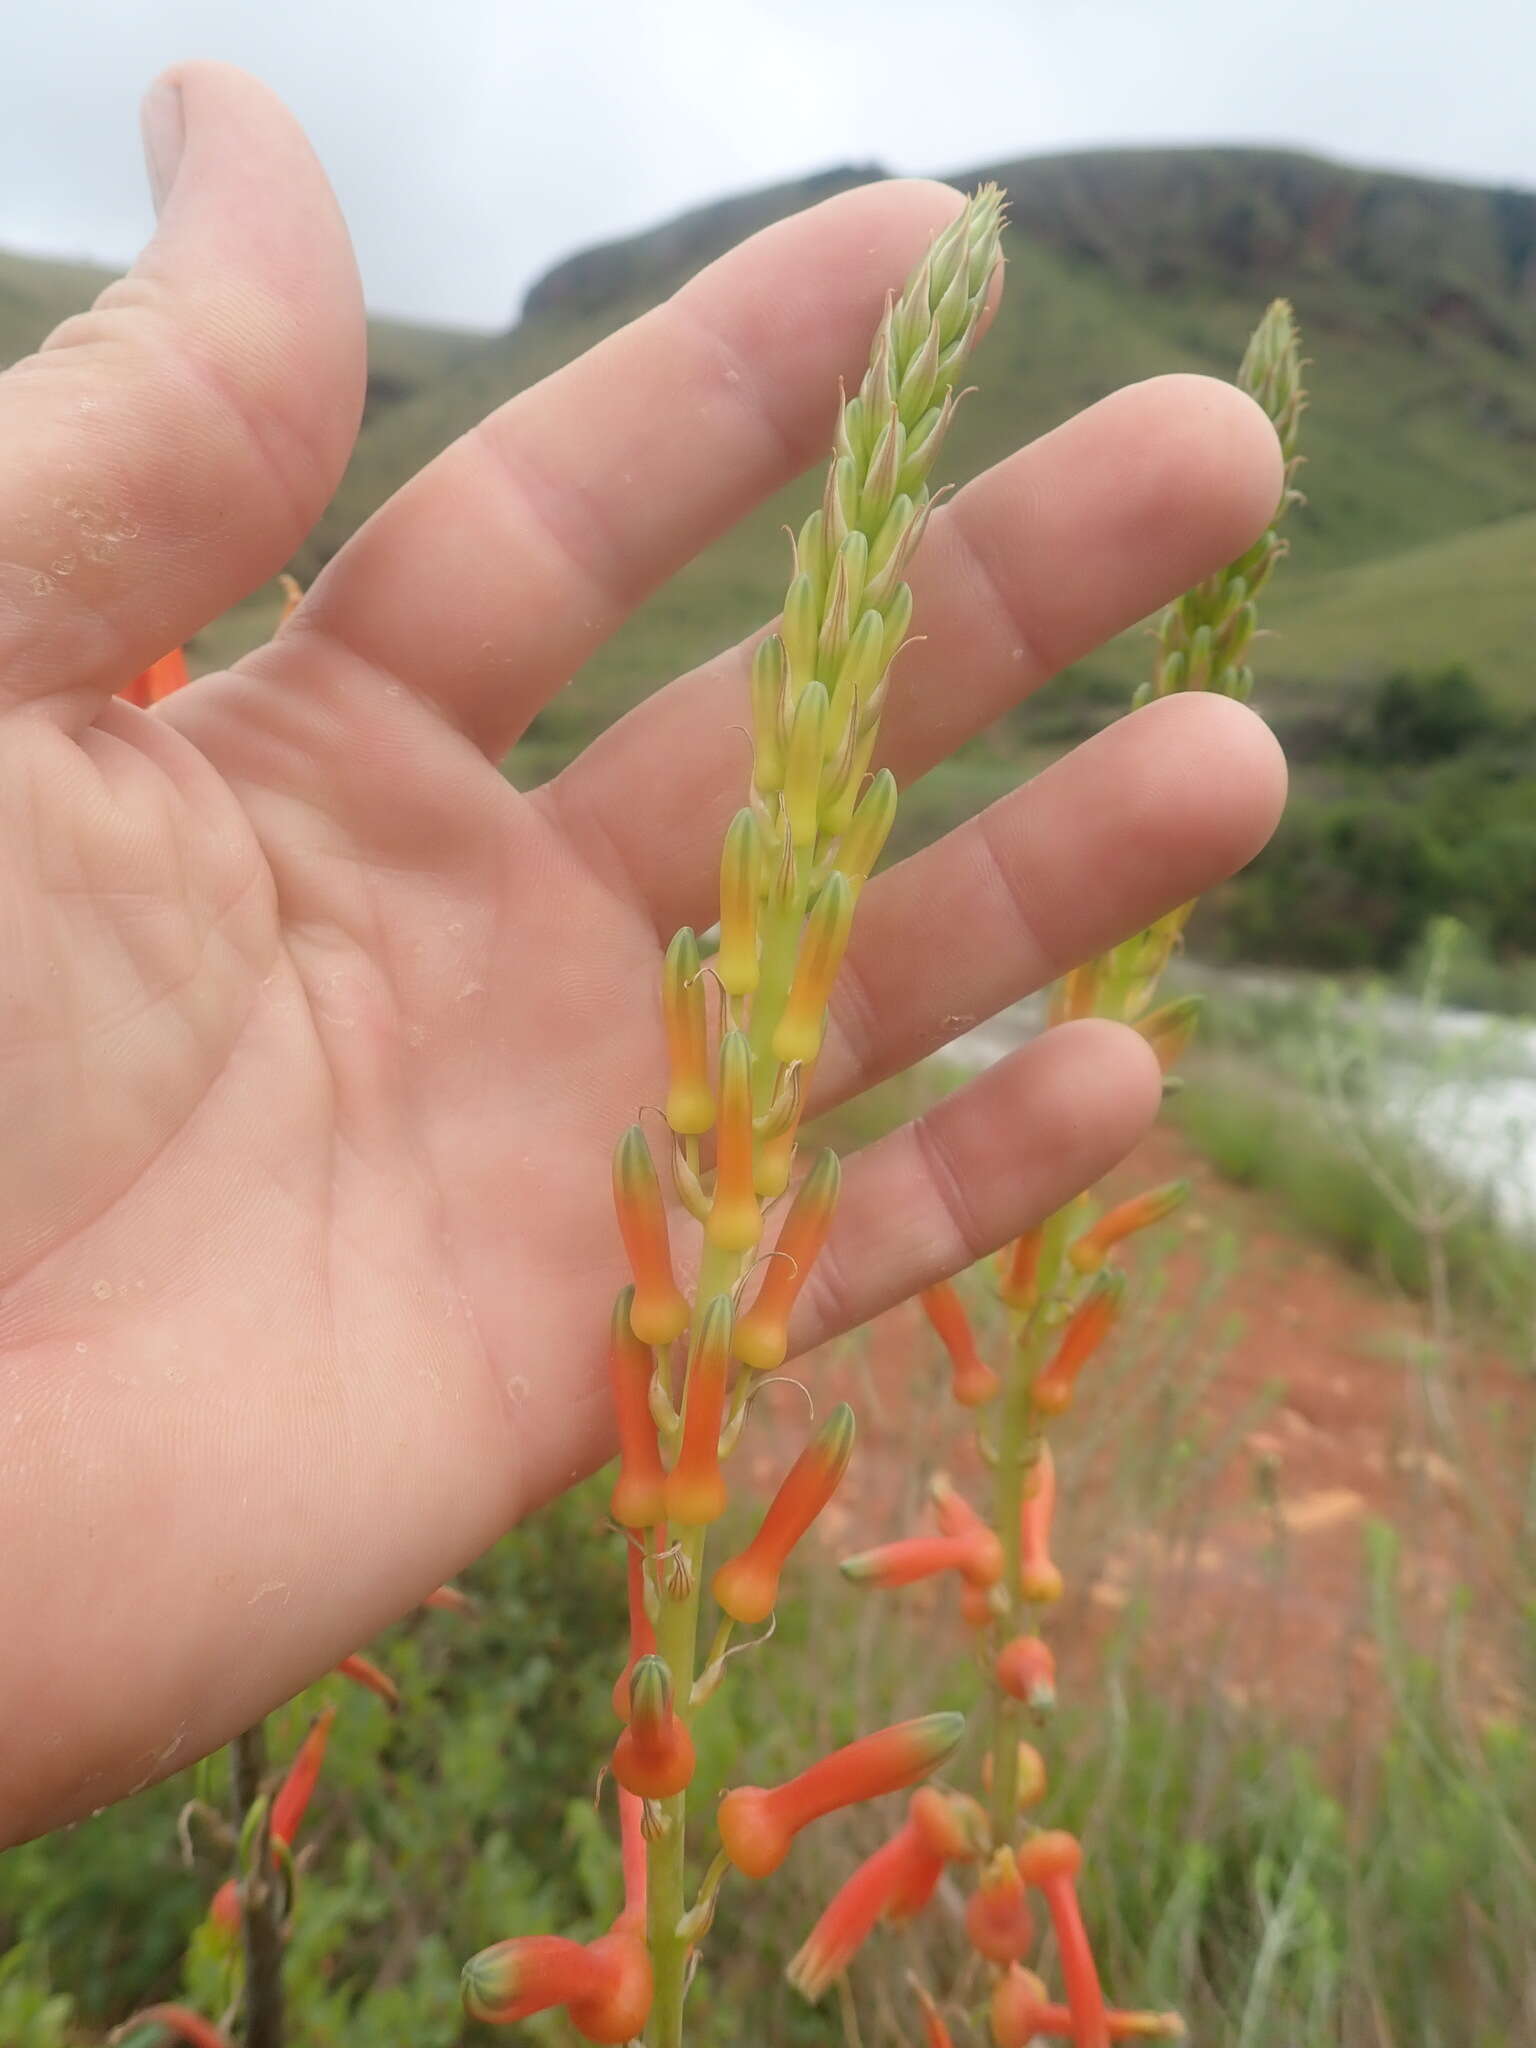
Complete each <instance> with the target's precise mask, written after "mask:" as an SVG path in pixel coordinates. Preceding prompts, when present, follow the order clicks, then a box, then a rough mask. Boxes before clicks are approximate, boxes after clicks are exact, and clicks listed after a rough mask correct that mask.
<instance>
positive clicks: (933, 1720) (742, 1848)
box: [719, 1714, 965, 1877]
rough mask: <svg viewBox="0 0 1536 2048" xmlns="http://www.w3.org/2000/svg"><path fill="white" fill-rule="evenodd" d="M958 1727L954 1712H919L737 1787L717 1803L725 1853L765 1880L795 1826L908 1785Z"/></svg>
mask: <svg viewBox="0 0 1536 2048" xmlns="http://www.w3.org/2000/svg"><path fill="white" fill-rule="evenodd" d="M964 1731H965V1717H964V1715H962V1714H927V1715H924V1716H923V1717H922V1718H921V1719H920V1720H916V1721H900V1722H898V1723H897V1724H896V1725H895V1726H894V1727H892V1728H882V1729H880V1730H879V1731H878V1733H876V1734H874V1735H863V1736H860V1738H859V1740H858V1741H857V1742H850V1743H849V1744H847V1746H846V1747H845V1748H843V1749H837V1750H834V1751H833V1752H832V1754H831V1755H830V1756H826V1757H822V1758H821V1760H820V1761H819V1762H817V1763H814V1764H812V1765H811V1766H810V1768H809V1769H808V1770H804V1771H802V1772H801V1773H800V1775H799V1776H798V1777H796V1778H791V1779H789V1780H788V1782H787V1783H785V1784H783V1785H776V1786H772V1787H770V1788H767V1789H764V1788H763V1787H761V1786H757V1785H742V1786H738V1787H737V1789H736V1790H735V1791H734V1792H728V1793H727V1794H726V1795H725V1797H724V1799H722V1800H721V1802H720V1811H719V1823H720V1841H721V1844H722V1846H723V1847H724V1850H725V1853H726V1855H727V1857H728V1858H729V1859H730V1861H731V1862H732V1863H733V1864H734V1865H735V1866H736V1868H737V1869H738V1870H740V1871H742V1872H743V1873H744V1874H745V1875H746V1876H747V1877H770V1876H771V1875H772V1874H773V1872H774V1871H775V1870H777V1869H778V1867H779V1865H780V1864H781V1863H782V1862H783V1861H784V1858H785V1857H786V1856H787V1855H788V1854H789V1850H790V1844H791V1843H792V1842H793V1841H794V1839H795V1836H796V1835H797V1834H798V1833H799V1832H800V1830H801V1829H802V1828H803V1827H808V1826H809V1825H810V1823H811V1822H812V1821H814V1820H820V1819H821V1818H822V1817H823V1815H825V1814H829V1813H836V1812H837V1811H838V1810H839V1808H841V1807H845V1806H857V1805H859V1804H860V1803H861V1802H862V1801H863V1800H866V1799H878V1798H880V1797H881V1795H882V1794H883V1793H886V1792H900V1791H903V1790H904V1789H905V1788H906V1787H907V1786H909V1785H915V1784H916V1783H917V1782H918V1781H919V1780H920V1779H922V1778H926V1777H927V1776H928V1775H929V1773H930V1772H932V1771H936V1770H937V1769H938V1767H939V1765H940V1764H941V1763H943V1762H944V1760H945V1758H946V1757H949V1756H952V1755H953V1754H954V1752H955V1750H956V1748H957V1747H958V1745H959V1742H960V1737H961V1735H962V1734H963V1733H964Z"/></svg>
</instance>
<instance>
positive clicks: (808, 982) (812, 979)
mask: <svg viewBox="0 0 1536 2048" xmlns="http://www.w3.org/2000/svg"><path fill="white" fill-rule="evenodd" d="M853 894H854V892H853V889H852V887H851V886H850V884H849V882H848V878H847V876H846V875H840V874H838V873H836V872H835V871H834V872H833V873H832V874H831V875H829V876H828V877H827V880H826V883H825V885H824V886H823V888H822V892H821V894H820V895H819V896H818V897H817V899H816V903H815V906H814V908H813V909H812V911H811V914H810V916H809V917H808V918H807V919H806V924H805V936H804V938H803V939H802V941H801V944H800V958H799V960H798V961H797V962H796V964H795V978H794V981H793V983H792V984H791V987H790V991H789V998H788V1000H787V1001H786V1003H785V1005H784V1012H783V1015H782V1016H781V1017H780V1018H779V1022H778V1025H777V1027H776V1029H775V1031H774V1034H773V1056H774V1058H775V1059H776V1060H779V1061H781V1062H784V1063H785V1064H787V1063H788V1062H789V1061H790V1060H801V1061H807V1062H808V1061H810V1060H813V1059H815V1057H816V1055H817V1053H818V1052H820V1050H821V1036H822V1032H823V1031H824V1030H825V1028H826V1010H827V999H828V997H829V996H830V995H831V993H832V984H833V982H834V981H835V980H836V978H837V970H838V968H839V967H841V966H842V964H843V954H844V952H845V951H846V950H847V946H848V933H849V930H850V928H851V926H852V924H853Z"/></svg>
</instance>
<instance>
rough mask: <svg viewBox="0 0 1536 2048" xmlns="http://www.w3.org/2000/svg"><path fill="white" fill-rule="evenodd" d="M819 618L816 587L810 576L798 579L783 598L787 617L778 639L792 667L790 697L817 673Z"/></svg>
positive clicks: (790, 667)
mask: <svg viewBox="0 0 1536 2048" xmlns="http://www.w3.org/2000/svg"><path fill="white" fill-rule="evenodd" d="M820 625H821V621H820V619H819V618H818V617H817V604H816V586H815V585H814V584H813V583H812V581H811V579H810V577H809V576H803V575H802V576H796V577H795V578H794V580H793V581H792V582H791V584H790V586H789V589H788V591H787V592H786V593H785V597H784V617H783V620H782V621H781V623H780V626H779V635H780V638H781V639H782V640H783V642H784V653H785V656H786V658H787V660H788V663H789V694H790V697H791V699H793V698H795V697H798V696H799V694H800V692H801V691H802V690H803V689H804V688H805V686H806V684H807V683H808V682H809V681H810V680H811V677H812V676H813V675H815V673H816V635H817V633H818V631H819V630H820Z"/></svg>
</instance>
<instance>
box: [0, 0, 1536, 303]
mask: <svg viewBox="0 0 1536 2048" xmlns="http://www.w3.org/2000/svg"><path fill="white" fill-rule="evenodd" d="M184 56H217V57H223V58H227V59H229V60H230V61H232V62H235V63H239V64H243V65H245V66H246V67H247V68H248V69H249V70H252V71H254V72H256V73H257V74H258V75H259V76H261V77H262V78H265V79H266V80H267V81H268V82H269V83H270V84H271V85H272V86H274V87H275V88H276V89H277V90H278V91H279V92H280V93H282V94H283V96H284V97H285V98H286V99H287V100H288V102H289V104H290V105H291V106H292V107H293V108H294V110H295V112H296V113H297V114H298V115H299V117H300V119H301V120H302V121H303V122H304V124H305V126H306V128H307V129H308V130H309V133H310V135H311V136H312V137H313V139H314V141H315V144H316V146H317V148H318V149H319V151H320V154H321V156H322V158H323V159H324V161H325V163H326V165H327V167H328V169H329V171H330V173H331V176H332V178H333V180H334V182H335V184H336V187H337V190H338V192H339V194H340V197H341V200H342V204H343V207H344V209H345V211H346V214H347V217H348V220H349V221H350V223H351V225H352V230H353V234H354V237H355V239H356V242H357V246H358V254H359V259H360V261H361V264H362V268H363V277H364V283H365V286H366V288H367V290H368V295H369V298H370V300H371V301H372V303H373V304H374V305H375V306H377V307H379V308H381V309H384V310H389V311H394V312H400V313H406V314H409V315H413V316H415V317H418V318H422V319H440V320H444V321H451V322H459V323H464V324H470V325H484V326H497V325H502V324H505V322H506V321H507V320H508V319H509V318H510V316H511V314H512V312H513V310H514V309H515V306H516V304H517V302H518V300H519V299H520V297H521V294H522V291H523V290H524V289H525V287H526V286H527V284H528V283H529V282H530V281H531V279H532V278H533V277H534V276H535V275H537V273H538V272H539V271H540V270H541V269H543V268H544V267H545V266H546V265H547V264H549V263H550V262H552V261H554V260H555V259H557V258H558V257H559V256H561V255H564V254H566V253H568V252H569V251H570V250H571V249H573V248H575V247H577V246H580V245H582V244H585V243H589V242H593V241H598V240H602V239H605V238H607V237H609V236H613V235H616V234H623V233H626V232H629V231H631V230H633V229H635V228H637V227H641V226H643V225H645V224H647V223H649V222H651V221H653V220H656V219H659V218H662V217H664V216H665V215H667V214H669V213H672V212H675V211H677V210H679V209H681V208H683V207H685V206H690V205H696V204H699V203H701V202H703V201H705V200H708V199H710V198H713V197H715V196H717V195H718V194H720V193H722V192H727V191H739V190H742V189H744V188H747V187H750V186H753V185H758V184H764V183H768V182H771V181H773V180H776V179H779V178H784V177H788V176H792V175H795V174H797V173H800V172H804V171H808V170H812V169H816V168H820V167H822V166H825V165H828V164H832V163H839V162H847V161H850V160H852V161H868V160H871V159H878V160H880V161H883V162H885V163H887V164H889V165H891V166H892V167H893V168H898V169H907V170H927V169H940V170H962V169H964V168H966V167H968V166H969V165H972V164H977V163H982V162H986V161H988V160H992V161H995V160H997V159H999V158H1007V157H1015V156H1023V155H1029V154H1032V153H1035V152H1037V151H1046V150H1058V149H1068V148H1073V147H1080V146H1087V145H1091V144H1094V143H1105V142H1133V141H1154V142H1155V141H1198V140H1219V141H1245V140H1251V141H1260V142H1286V143H1291V144H1295V145H1297V146H1300V147H1304V148H1312V149H1319V150H1323V151H1326V152H1329V153H1332V154H1336V155H1343V156H1348V157H1351V158H1354V159H1356V160H1358V161H1364V162H1376V163H1382V164H1390V165H1394V166H1400V167H1407V168H1422V169H1425V170H1430V171H1435V172H1439V173H1444V174H1447V175H1460V176H1465V177H1469V178H1475V179H1484V180H1488V181H1493V182H1508V183H1518V184H1524V185H1536V135H1533V132H1532V129H1531V124H1530V120H1529V114H1528V108H1527V100H1528V91H1527V83H1528V80H1529V78H1530V76H1531V74H1532V71H1533V69H1536V61H1533V60H1536V9H1533V8H1532V7H1531V6H1530V4H1529V0H1463V4H1462V5H1460V6H1458V7H1457V8H1456V9H1454V10H1451V9H1423V10H1418V11H1414V10H1410V9H1407V8H1405V7H1403V6H1402V5H1401V4H1400V0H1365V4H1357V5H1354V6H1350V5H1349V4H1348V0H1342V4H1341V0H1288V4H1287V6H1286V7H1285V8H1284V9H1283V10H1275V9H1261V8H1257V7H1249V8H1247V9H1242V10H1239V9H1234V8H1233V7H1232V5H1231V4H1230V0H1160V4H1155V5H1154V4H1152V0H948V5H947V6H946V8H945V9H944V10H943V13H942V16H941V15H940V13H939V11H938V10H937V9H935V8H934V6H933V5H932V4H931V0H566V4H565V5H564V6H562V7H559V8H555V7H550V6H549V5H547V4H545V0H540V4H537V5H535V4H531V0H437V4H436V5H434V6H432V7H430V8H429V7H427V6H425V5H422V4H420V0H312V4H311V5H310V6H308V7H307V8H302V9H301V8H287V7H275V6H273V5H272V4H271V0H222V4H221V5H220V6H219V7H218V9H217V10H216V11H215V10H211V9H210V8H209V7H208V5H207V4H206V0H132V4H131V5H125V4H124V0H52V4H50V5H46V6H37V7H34V8H32V9H31V10H30V11H29V12H28V13H27V14H25V15H20V16H18V17H17V18H16V19H14V20H13V21H12V22H10V23H8V26H7V51H6V60H7V61H6V67H5V72H4V75H3V77H0V246H10V247H22V248H32V249H41V250H50V251H55V250H56V251H59V252H61V253H69V254H80V255H94V256H98V257H102V258H104V259H106V260H109V261H119V262H121V261H126V260H127V259H128V257H130V256H131V254H132V253H133V250H134V249H135V247H136V246H137V244H138V242H139V240H140V239H141V238H142V237H143V235H144V234H145V233H146V232H147V230H148V226H149V207H148V200H147V198H146V196H145V195H144V192H143V188H142V181H141V179H140V177H139V173H138V163H137V156H138V144H137V126H136V105H137V99H138V95H139V92H140V91H141V89H142V87H143V86H144V85H145V84H146V83H147V82H148V80H149V78H150V77H151V76H152V75H153V74H154V73H155V72H156V71H157V70H158V69H160V68H161V67H162V66H163V65H165V64H167V63H170V62H172V61H173V60H174V59H176V58H178V57H184Z"/></svg>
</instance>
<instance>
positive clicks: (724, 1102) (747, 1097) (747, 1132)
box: [704, 1031, 763, 1252]
mask: <svg viewBox="0 0 1536 2048" xmlns="http://www.w3.org/2000/svg"><path fill="white" fill-rule="evenodd" d="M754 1135H755V1134H754V1132H753V1129H752V1049H751V1047H750V1046H749V1045H748V1043H747V1040H746V1036H745V1034H744V1033H743V1032H740V1031H727V1032H726V1034H725V1036H724V1038H723V1039H722V1040H721V1041H720V1129H719V1132H718V1134H717V1139H716V1144H717V1147H718V1149H717V1151H716V1155H715V1199H714V1201H713V1202H712V1203H711V1204H710V1209H709V1215H708V1217H707V1218H706V1220H705V1224H704V1235H705V1236H706V1237H707V1238H708V1239H709V1241H710V1243H711V1244H712V1245H714V1246H715V1247H716V1248H717V1250H719V1251H723V1252H749V1251H751V1249H752V1247H753V1246H754V1245H755V1244H756V1243H757V1240H758V1239H759V1238H760V1237H761V1236H762V1234H763V1215H762V1211H761V1209H759V1207H758V1205H757V1194H756V1192H755V1190H754V1188H753V1185H752V1154H753V1148H754Z"/></svg>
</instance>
